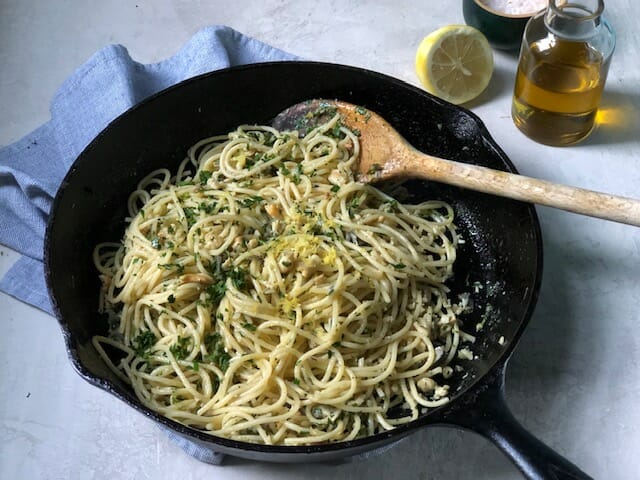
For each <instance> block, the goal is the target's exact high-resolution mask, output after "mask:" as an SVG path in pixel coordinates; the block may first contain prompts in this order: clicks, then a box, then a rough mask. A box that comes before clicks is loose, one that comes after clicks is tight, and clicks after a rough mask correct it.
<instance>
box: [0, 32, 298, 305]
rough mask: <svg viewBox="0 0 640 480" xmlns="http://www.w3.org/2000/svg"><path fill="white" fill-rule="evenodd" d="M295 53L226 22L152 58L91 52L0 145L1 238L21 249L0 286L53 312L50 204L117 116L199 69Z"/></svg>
mask: <svg viewBox="0 0 640 480" xmlns="http://www.w3.org/2000/svg"><path fill="white" fill-rule="evenodd" d="M296 58H297V57H295V56H294V55H291V54H289V53H286V52H283V51H281V50H278V49H275V48H273V47H270V46H269V45H266V44H264V43H262V42H259V41H257V40H255V39H252V38H249V37H247V36H245V35H243V34H241V33H239V32H237V31H235V30H233V29H232V28H229V27H226V26H213V27H206V28H203V29H202V30H200V31H199V32H198V33H196V34H195V35H194V36H193V37H192V38H191V39H190V40H189V41H188V42H187V43H186V44H185V45H184V46H183V47H182V49H181V50H180V51H179V52H178V53H176V54H175V55H174V56H172V57H171V58H169V59H167V60H164V61H162V62H159V63H155V64H149V65H143V64H141V63H138V62H136V61H134V60H133V59H132V58H131V57H130V56H129V52H128V51H127V49H126V48H125V47H123V46H122V45H110V46H108V47H105V48H103V49H102V50H100V51H98V52H97V53H95V54H94V55H93V56H92V57H91V58H90V59H89V60H88V61H87V62H86V63H85V64H84V65H82V66H81V67H80V68H79V69H78V70H77V71H76V72H75V73H74V74H73V75H71V77H69V78H68V79H67V80H66V81H65V82H64V83H63V84H62V86H61V87H60V89H59V90H58V91H57V93H56V94H55V96H54V98H53V101H52V102H51V120H49V121H48V122H47V123H45V124H44V125H42V126H41V127H40V128H38V129H36V130H35V131H33V132H31V133H30V134H28V135H26V136H25V137H24V138H22V139H21V140H19V141H17V142H15V143H13V144H11V145H8V146H6V147H3V148H2V149H0V244H4V245H6V246H8V247H11V248H12V249H14V250H17V251H18V252H20V253H21V254H22V255H23V256H22V257H21V258H20V259H19V260H18V261H17V262H16V263H15V264H14V265H13V267H12V268H11V269H10V270H9V271H8V272H7V274H6V275H5V276H4V278H2V280H0V291H3V292H5V293H8V294H9V295H12V296H13V297H16V298H17V299H19V300H22V301H23V302H26V303H28V304H30V305H33V306H34V307H37V308H39V309H41V310H44V311H45V312H47V313H49V314H53V310H52V307H51V303H50V301H49V296H48V294H47V289H46V285H45V280H44V269H43V264H42V257H43V242H44V232H45V227H46V223H47V217H48V215H49V209H50V208H51V203H52V201H53V198H54V197H55V194H56V191H57V189H58V187H59V185H60V183H61V182H62V179H63V178H64V176H65V174H66V173H67V171H68V169H69V167H70V166H71V164H72V163H73V161H74V160H75V159H76V157H77V156H78V155H79V154H80V153H81V152H82V150H83V149H84V148H85V147H86V146H87V145H88V144H89V142H90V141H91V140H93V138H94V137H95V136H96V135H97V134H98V133H99V132H100V131H101V130H103V129H104V128H105V127H106V126H107V124H108V123H109V122H111V121H112V120H113V119H114V118H116V117H117V116H118V115H120V114H121V113H123V112H125V111H126V110H127V109H129V108H130V107H132V106H133V105H135V104H137V103H139V102H140V101H141V100H143V99H145V98H146V97H148V96H149V95H152V94H154V93H156V92H158V91H160V90H163V89H165V88H167V87H170V86H171V85H174V84H175V83H178V82H180V81H182V80H185V79H187V78H190V77H193V76H196V75H199V74H202V73H206V72H210V71H213V70H218V69H221V68H225V67H231V66H235V65H244V64H249V63H258V62H266V61H278V60H294V59H296Z"/></svg>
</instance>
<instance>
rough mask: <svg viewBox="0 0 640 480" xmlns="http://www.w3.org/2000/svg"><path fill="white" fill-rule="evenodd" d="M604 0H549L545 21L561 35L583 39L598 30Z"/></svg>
mask: <svg viewBox="0 0 640 480" xmlns="http://www.w3.org/2000/svg"><path fill="white" fill-rule="evenodd" d="M603 10H604V2H603V0H570V1H567V0H549V8H547V12H546V13H545V17H544V23H545V25H546V26H547V28H548V29H549V30H550V31H552V32H553V33H555V34H556V35H558V36H559V37H563V38H568V39H572V40H581V39H586V38H589V37H592V36H593V35H595V34H596V33H597V32H598V27H599V26H600V20H601V19H600V17H601V15H602V12H603Z"/></svg>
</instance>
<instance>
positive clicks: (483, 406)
mask: <svg viewBox="0 0 640 480" xmlns="http://www.w3.org/2000/svg"><path fill="white" fill-rule="evenodd" d="M504 369H505V365H503V366H501V367H499V368H498V371H497V372H496V374H495V376H493V378H491V379H490V380H489V381H488V382H487V385H486V389H484V390H483V391H480V393H478V394H477V396H476V397H475V399H474V401H473V402H472V404H470V405H468V406H465V408H464V410H457V411H454V412H451V416H450V417H449V416H447V417H446V418H444V419H443V420H444V421H445V422H446V423H450V424H451V423H452V424H455V425H457V426H460V427H463V428H465V429H469V430H472V431H474V432H476V433H478V434H480V435H482V436H483V437H485V438H487V439H488V440H491V441H492V442H493V443H494V444H495V445H496V446H497V447H498V448H499V449H500V450H502V452H503V453H504V454H505V455H506V456H507V457H509V459H510V460H511V461H512V462H513V463H514V464H515V465H516V466H517V467H518V468H519V469H520V471H521V472H522V473H523V474H524V476H525V477H526V478H528V479H530V480H593V479H592V477H590V476H589V475H587V474H586V473H585V472H583V471H582V470H580V469H579V468H578V467H576V466H575V465H574V464H573V463H571V462H570V461H569V460H567V459H566V458H564V457H563V456H562V455H560V454H559V453H557V452H555V451H553V450H552V449H551V448H549V447H548V446H546V445H545V444H544V443H542V442H541V441H540V440H538V439H537V438H536V437H534V436H533V435H532V434H531V433H529V432H528V431H527V430H526V429H525V428H524V427H523V426H522V425H521V424H520V423H519V422H518V420H516V418H515V417H514V416H513V414H512V413H511V411H510V410H509V407H508V406H507V404H506V401H505V398H504V378H505V375H504Z"/></svg>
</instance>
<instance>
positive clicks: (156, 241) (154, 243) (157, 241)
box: [151, 237, 162, 250]
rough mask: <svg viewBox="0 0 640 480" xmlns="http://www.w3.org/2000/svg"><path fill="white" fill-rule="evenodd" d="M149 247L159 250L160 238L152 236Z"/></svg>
mask: <svg viewBox="0 0 640 480" xmlns="http://www.w3.org/2000/svg"><path fill="white" fill-rule="evenodd" d="M151 247H152V248H155V249H156V250H160V248H161V247H162V245H160V239H159V238H158V237H153V238H152V239H151Z"/></svg>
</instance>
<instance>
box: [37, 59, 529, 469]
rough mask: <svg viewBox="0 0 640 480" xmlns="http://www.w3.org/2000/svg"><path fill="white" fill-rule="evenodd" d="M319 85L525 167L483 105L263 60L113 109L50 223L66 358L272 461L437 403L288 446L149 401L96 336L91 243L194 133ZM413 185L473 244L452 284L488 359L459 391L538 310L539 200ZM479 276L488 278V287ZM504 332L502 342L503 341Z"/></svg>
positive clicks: (463, 147) (101, 329) (364, 76)
mask: <svg viewBox="0 0 640 480" xmlns="http://www.w3.org/2000/svg"><path fill="white" fill-rule="evenodd" d="M314 97H324V98H340V99H343V100H346V101H349V102H352V103H356V104H360V105H363V106H365V107H367V108H370V109H371V110H374V111H376V112H378V113H380V114H381V115H382V116H383V117H385V118H386V119H387V120H388V121H389V122H390V123H391V124H392V125H393V126H395V127H396V128H397V129H398V131H399V132H400V133H401V134H402V135H404V136H405V137H406V138H407V139H408V140H409V142H411V143H412V144H413V145H415V146H416V147H417V148H419V149H421V150H423V151H426V152H429V153H432V154H435V155H438V156H441V157H444V158H450V159H453V160H459V161H464V162H470V163H478V164H481V165H486V166H489V167H492V168H497V169H501V170H510V171H515V169H514V167H513V165H512V164H511V163H510V161H509V160H508V159H507V157H506V156H505V154H504V153H503V152H502V151H501V150H500V149H499V147H498V146H497V145H496V144H495V142H494V141H493V140H492V139H491V137H490V136H489V133H488V132H487V131H486V129H485V127H484V126H483V125H482V123H481V122H480V121H479V120H478V119H477V117H475V116H474V115H473V114H470V113H469V112H467V111H466V110H464V109H461V108H459V107H455V106H452V105H449V104H446V103H444V102H442V101H440V100H439V99H436V98H434V97H431V96H430V95H428V94H426V93H424V92H423V91H421V90H418V89H416V88H414V87H411V86H409V85H407V84H405V83H403V82H400V81H398V80H395V79H393V78H391V77H387V76H384V75H381V74H377V73H373V72H368V71H365V70H361V69H356V68H352V67H344V66H338V65H331V64H321V63H314V62H282V63H272V64H260V65H252V66H247V67H239V68H233V69H229V70H224V71H219V72H214V73H211V74H206V75H203V76H201V77H197V78H194V79H191V80H188V81H186V82H183V83H182V84H180V85H177V86H175V87H173V88H171V89H168V90H166V91H164V92H161V93H160V94H158V95H156V96H154V97H152V98H150V99H148V100H146V101H145V102H143V103H142V104H140V105H138V106H136V107H134V108H133V109H131V110H130V111H128V112H127V113H125V114H124V115H122V116H121V117H119V118H118V119H116V120H115V121H114V122H113V123H112V124H111V125H110V126H109V127H108V128H107V129H106V130H105V131H104V132H102V133H101V134H100V135H99V136H98V137H97V138H96V139H95V140H94V141H93V142H92V143H91V144H90V145H89V146H88V147H87V148H86V150H85V151H84V152H83V153H82V154H81V155H80V157H79V158H78V159H77V161H76V162H75V163H74V165H73V166H72V168H71V170H70V172H69V174H68V175H67V177H66V178H65V180H64V181H63V184H62V187H61V188H60V190H59V192H58V195H57V196H56V199H55V201H54V205H53V208H52V213H51V218H50V222H49V226H48V229H47V236H46V243H45V261H46V275H47V283H48V286H49V291H50V294H51V297H52V301H53V304H54V308H55V310H56V313H57V317H58V319H59V322H60V324H61V327H62V330H63V334H64V335H65V339H66V342H67V347H68V351H69V357H70V359H71V361H72V363H73V365H74V367H75V368H76V370H77V371H78V372H79V373H80V375H81V376H82V377H83V378H85V379H86V380H87V381H89V382H90V383H92V384H94V385H97V386H99V387H101V388H103V389H105V390H107V391H109V392H111V393H112V394H114V395H116V396H117V397H119V398H121V399H122V400H124V401H125V402H127V403H128V404H130V405H131V406H133V407H134V408H136V409H138V410H139V411H141V412H143V413H144V414H146V415H147V416H150V417H153V418H154V419H155V420H157V421H159V422H160V423H162V424H164V425H165V426H167V427H169V428H172V429H173V430H175V431H177V432H178V433H180V434H182V435H185V436H187V437H189V438H191V439H192V440H195V441H197V442H200V443H205V444H207V445H209V446H213V447H214V448H216V449H217V450H219V451H222V452H225V453H230V454H233V455H237V456H244V457H248V458H254V459H260V460H271V461H310V460H314V461H315V460H324V459H329V458H337V457H343V456H348V455H352V454H355V453H359V452H361V451H364V450H368V449H370V448H374V447H376V446H379V445H381V444H384V443H388V442H391V441H394V440H395V439H397V438H399V437H400V436H402V435H404V434H407V433H408V432H410V431H411V430H413V429H415V428H417V427H419V426H421V425H423V424H425V423H428V422H429V415H430V414H429V413H427V414H425V415H423V416H422V417H421V418H419V419H418V420H416V421H414V422H412V423H411V424H409V425H407V426H405V427H402V428H399V429H396V430H394V431H392V432H387V433H384V434H379V435H376V436H374V437H370V438H366V439H359V440H356V441H353V442H348V443H342V444H331V445H320V446H312V447H278V446H261V445H251V444H246V443H241V442H235V441H231V440H226V439H220V438H217V437H211V436H209V435H206V434H203V433H200V432H197V431H195V430H192V429H189V428H187V427H184V426H182V425H179V424H177V423H175V422H173V421H170V420H168V419H165V418H164V417H161V416H159V415H157V414H155V413H153V412H150V411H149V410H147V409H146V408H144V407H142V406H141V405H140V404H139V402H138V401H137V400H136V398H135V396H134V395H133V393H132V391H131V390H130V389H129V388H128V387H127V386H126V385H125V384H123V383H122V382H121V381H119V380H118V379H117V377H116V376H115V375H113V374H112V373H111V372H110V370H109V369H108V368H107V367H106V365H105V364H104V363H103V362H102V361H101V359H100V358H99V356H98V354H97V352H96V351H95V349H94V348H93V346H92V345H91V342H90V340H91V337H92V336H93V335H94V334H97V333H100V334H104V333H105V332H106V328H107V327H106V321H105V319H104V318H102V317H101V316H100V315H98V313H97V312H96V309H97V298H98V291H99V283H98V279H97V274H96V272H95V269H94V268H93V263H92V260H91V255H92V250H93V247H94V245H95V244H97V243H99V242H102V241H105V240H108V241H117V240H118V239H119V238H121V236H122V232H123V230H124V223H123V222H122V219H123V218H124V217H125V216H126V200H127V197H128V195H129V193H130V192H131V191H132V190H133V189H134V188H135V186H136V184H137V182H138V181H139V180H140V179H141V178H142V177H143V176H145V175H146V174H147V173H149V172H150V171H151V170H154V169H156V168H160V167H169V168H171V169H172V170H173V171H175V167H176V166H177V164H178V163H179V162H180V161H181V160H182V159H183V158H184V154H185V152H186V149H187V148H188V147H189V146H190V145H192V144H193V143H195V142H196V141H197V140H199V139H201V138H204V137H206V136H209V135H213V134H219V133H224V132H227V131H229V130H231V129H234V128H235V127H236V126H237V125H240V124H243V123H268V122H269V120H270V119H271V118H272V117H273V116H274V115H275V114H277V113H278V112H279V111H281V110H283V109H284V108H286V107H288V106H290V105H291V104H293V103H296V102H299V101H302V100H305V99H308V98H314ZM406 186H407V187H408V190H409V192H410V194H411V196H412V197H413V198H414V199H415V200H420V199H432V198H441V199H444V200H447V201H449V202H451V203H452V204H453V206H454V208H455V210H456V213H457V215H458V220H457V223H458V225H459V227H460V231H461V234H462V236H463V238H464V239H465V240H466V242H467V243H465V244H464V245H462V247H461V248H460V252H459V259H458V261H457V263H456V266H455V271H456V276H455V278H454V279H453V281H452V282H451V288H452V290H453V292H454V293H463V292H470V293H471V294H472V298H473V300H474V303H475V305H476V307H475V308H474V312H473V313H472V314H470V315H469V317H468V318H467V319H466V320H465V322H466V323H465V326H466V327H465V328H466V330H467V331H470V332H471V333H475V332H474V331H475V325H476V323H478V322H480V321H481V319H482V318H483V317H484V318H486V323H485V328H484V329H483V330H482V331H481V332H479V333H478V341H477V345H476V347H475V348H474V350H475V352H476V354H477V355H478V356H479V359H478V360H474V361H473V362H468V365H467V372H468V375H466V377H464V378H457V379H456V380H455V381H454V387H456V390H455V391H456V393H455V394H454V403H455V399H456V398H457V397H459V396H460V395H461V394H462V393H464V392H465V391H467V390H469V389H470V388H472V387H473V385H474V384H476V382H478V380H479V379H481V378H482V377H483V376H485V375H486V374H487V372H489V370H490V369H491V368H492V367H493V366H494V365H496V364H497V363H500V362H501V361H502V360H504V359H506V357H507V356H508V354H509V353H510V351H511V349H512V348H513V346H514V345H515V342H516V341H517V339H518V337H519V335H520V333H521V331H522V329H523V328H524V327H525V325H526V323H527V321H528V319H529V316H530V314H531V310H532V308H533V304H534V303H535V298H536V294H537V289H538V285H539V282H540V273H541V272H540V262H541V254H542V253H541V250H540V232H539V226H538V222H537V217H536V215H535V210H534V209H533V207H531V206H530V205H527V204H523V203H520V202H515V201H510V200H505V199H499V198H496V197H491V196H488V195H484V194H480V193H475V192H470V191H465V190H462V189H459V188H456V187H448V186H444V185H439V184H434V183H426V182H416V181H413V182H408V183H407V184H406ZM475 282H477V285H480V286H481V288H480V289H479V290H478V291H477V292H474V287H473V284H474V283H475ZM488 305H490V307H487V306H488ZM501 336H504V339H505V341H506V344H505V345H504V346H503V345H501V344H500V343H499V342H498V340H499V338H500V337H501ZM302 453H304V454H306V455H301V454H302Z"/></svg>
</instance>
